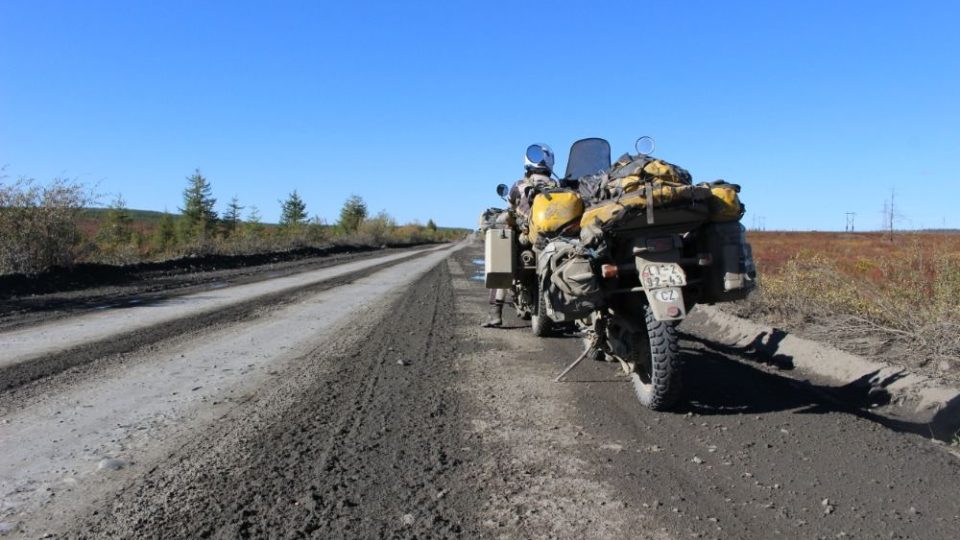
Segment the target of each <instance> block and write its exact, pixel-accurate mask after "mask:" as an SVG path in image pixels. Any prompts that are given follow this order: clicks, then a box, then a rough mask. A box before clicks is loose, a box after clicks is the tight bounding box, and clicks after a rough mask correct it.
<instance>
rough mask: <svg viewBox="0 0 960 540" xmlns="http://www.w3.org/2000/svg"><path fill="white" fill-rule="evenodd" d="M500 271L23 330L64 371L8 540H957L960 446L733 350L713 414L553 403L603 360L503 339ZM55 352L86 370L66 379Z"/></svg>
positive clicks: (419, 266) (696, 361) (427, 268)
mask: <svg viewBox="0 0 960 540" xmlns="http://www.w3.org/2000/svg"><path fill="white" fill-rule="evenodd" d="M481 256H482V246H481V245H480V244H479V243H476V242H467V243H464V244H461V245H456V246H444V247H441V248H430V249H424V250H417V251H413V252H410V253H407V254H405V255H402V256H399V257H398V258H393V259H390V260H383V261H376V260H374V259H370V261H374V262H372V263H370V264H369V265H367V266H364V267H362V268H360V267H357V268H353V269H352V270H351V271H350V272H340V273H337V272H332V273H329V274H324V275H314V276H313V278H311V280H309V283H308V284H305V283H300V284H299V285H298V286H296V287H293V288H287V289H283V288H282V287H281V286H280V285H277V287H278V288H277V289H273V288H271V287H270V286H267V285H266V284H269V283H281V282H279V281H278V280H268V281H264V282H262V283H261V284H260V285H258V286H261V287H265V288H264V289H262V290H261V291H260V292H261V293H262V294H259V295H255V296H252V297H251V296H245V295H240V296H238V297H237V298H239V299H235V300H236V302H239V304H238V303H235V302H227V303H225V304H222V305H218V306H217V311H220V312H223V313H226V315H224V316H220V317H217V316H214V315H212V314H211V312H210V311H209V310H206V311H204V310H200V311H193V312H187V311H184V312H182V313H181V314H180V319H179V322H177V323H176V324H173V323H171V322H170V321H168V320H167V319H165V318H164V317H159V318H158V315H156V314H152V313H151V311H150V310H152V309H155V307H156V306H153V305H147V306H134V307H127V308H119V307H118V308H115V309H112V310H106V311H107V312H108V313H116V312H120V311H123V312H124V320H129V321H132V322H129V323H128V324H140V325H141V327H138V328H137V330H136V332H134V333H132V334H131V333H130V332H129V331H127V330H124V328H123V327H121V326H120V325H119V323H117V327H116V333H117V334H123V335H125V336H126V337H124V338H123V339H118V340H116V343H114V342H113V341H112V340H111V338H110V336H109V335H100V334H97V332H101V330H102V328H103V326H97V327H95V328H96V329H97V330H96V332H94V331H93V330H91V333H90V334H86V333H84V332H83V331H78V328H79V329H82V328H84V327H81V326H79V325H80V324H86V321H88V319H84V317H88V316H89V315H83V316H77V317H72V318H71V317H68V318H61V319H57V320H51V321H40V322H38V323H36V324H32V325H28V326H24V327H17V328H16V329H13V330H7V331H5V332H0V351H3V350H6V349H8V350H9V351H11V353H9V354H8V355H7V356H6V357H4V359H6V360H8V363H9V359H10V358H11V357H12V356H11V355H12V351H14V350H15V348H16V347H19V348H16V350H17V351H19V352H18V353H17V354H18V355H19V356H18V358H20V360H21V363H26V364H30V365H34V366H40V367H38V368H37V370H35V371H33V372H31V373H32V375H31V376H29V377H21V378H20V380H19V381H18V382H17V383H16V384H9V385H6V386H4V385H0V387H3V388H5V390H3V391H0V533H3V534H6V535H9V536H10V537H25V538H39V537H44V536H47V535H49V537H57V538H117V537H125V538H131V537H136V538H199V537H214V538H260V537H271V538H308V537H309V538H341V537H345V538H446V537H464V538H663V539H673V538H918V539H937V538H951V539H953V538H957V537H958V531H960V496H958V495H960V461H958V458H957V457H956V456H955V455H954V454H952V453H951V452H950V451H949V449H948V448H947V447H945V446H943V445H940V444H937V443H934V442H931V441H929V440H928V439H926V438H923V437H920V436H917V435H913V434H907V433H898V432H896V431H894V430H892V429H891V428H890V427H887V426H883V425H881V424H879V423H876V422H874V421H872V420H871V419H870V417H869V415H867V414H862V413H860V412H859V411H857V410H856V409H852V408H850V409H848V408H843V407H838V405H837V404H836V403H834V402H830V401H824V400H822V399H820V398H818V396H819V395H820V394H819V393H818V392H816V391H813V389H811V387H810V386H809V385H803V384H798V383H796V382H794V381H793V379H791V378H788V377H786V376H783V375H781V374H778V373H776V372H771V371H770V370H768V369H766V368H764V367H763V366H757V365H755V364H752V363H751V362H750V361H749V360H747V359H744V358H738V357H736V356H731V355H729V354H724V353H721V352H720V350H721V349H722V348H721V347H718V346H716V345H715V344H711V343H709V342H704V341H702V340H697V339H694V338H689V339H687V340H685V341H684V342H683V348H684V351H685V352H686V355H687V365H688V370H687V371H688V377H687V388H688V394H689V396H690V397H691V403H690V404H689V405H688V406H686V407H684V408H682V409H681V410H679V411H677V412H673V413H654V412H650V411H647V410H645V409H643V408H641V407H640V405H639V404H638V403H637V401H636V399H635V398H634V397H633V395H632V393H631V388H630V386H629V384H628V383H627V382H626V380H625V379H624V378H623V377H621V376H619V375H618V374H617V370H616V369H615V366H613V365H611V364H606V363H584V364H583V365H581V367H580V368H578V369H577V370H576V371H575V372H573V374H572V376H571V377H570V382H566V383H555V382H553V377H554V376H555V375H556V374H557V373H558V372H559V371H560V370H562V369H563V367H565V365H566V364H567V363H569V362H570V361H571V360H572V359H573V358H575V357H576V356H577V354H578V353H579V352H580V350H581V349H580V348H581V344H580V340H579V339H577V338H576V337H572V336H568V337H556V338H548V339H539V338H535V337H534V336H533V335H532V334H531V333H530V330H529V323H526V322H523V321H520V320H517V319H515V318H513V317H512V316H510V315H509V314H508V316H507V319H506V327H505V328H502V329H486V328H480V327H479V324H478V323H479V322H480V321H481V320H482V318H483V316H484V315H485V313H486V310H487V306H486V304H485V302H486V298H487V291H486V290H485V289H483V287H482V283H481V282H479V281H477V280H476V279H475V277H476V275H477V274H478V272H479V271H480V270H481V267H480V266H478V265H477V263H476V260H477V259H478V258H479V257H481ZM336 268H337V267H331V269H330V270H335V269H336ZM341 270H342V268H341ZM288 284H289V283H288ZM223 290H225V291H226V290H229V289H223ZM235 293H237V290H236V289H234V290H232V291H230V294H235ZM207 301H210V300H209V299H208V300H207ZM98 316H100V315H98ZM151 318H152V319H151ZM148 319H149V320H151V321H152V322H151V323H150V324H146V323H145V322H144V321H147V320H148ZM117 320H119V319H117ZM171 325H172V326H171ZM107 327H108V328H109V325H108V326H107ZM30 332H33V334H31V333H30ZM15 333H16V334H15ZM93 334H97V335H96V336H95V337H96V339H93V337H94V336H93ZM108 334H109V333H108ZM14 335H16V338H17V339H16V340H14V339H13V338H14ZM85 335H88V336H90V338H89V340H88V341H89V343H86V342H84V339H85V338H84V336H85ZM37 336H44V338H43V339H42V340H40V339H39V338H37ZM58 336H69V337H70V340H68V341H57V339H59V338H58ZM31 339H33V340H34V341H32V342H31V341H30V340H31ZM64 339H65V338H64ZM24 340H26V342H27V343H35V349H31V348H30V347H27V348H26V349H23V348H22V347H23V345H22V343H24ZM78 340H79V341H78ZM84 343H86V344H84ZM55 344H56V345H55ZM43 347H48V348H49V347H53V348H54V349H56V351H57V352H50V350H49V349H44V350H45V351H46V352H45V353H44V354H50V355H59V356H60V357H61V358H63V357H67V356H69V355H70V354H71V352H70V351H72V350H74V349H77V350H81V352H82V354H80V355H79V356H78V357H77V358H78V359H77V360H76V361H72V362H71V361H67V362H60V363H53V364H51V363H44V361H43V359H42V358H40V359H38V358H37V357H36V355H35V354H34V355H32V356H31V352H30V351H31V350H34V351H36V350H41V348H43ZM24 351H26V352H24ZM0 354H3V353H0ZM11 373H17V372H16V371H9V370H7V371H0V378H2V377H8V376H10V374H11ZM0 382H3V381H2V380H0Z"/></svg>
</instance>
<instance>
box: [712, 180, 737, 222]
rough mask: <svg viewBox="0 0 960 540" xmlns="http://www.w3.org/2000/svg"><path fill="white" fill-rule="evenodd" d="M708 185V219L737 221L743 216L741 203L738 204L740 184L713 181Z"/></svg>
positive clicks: (713, 220)
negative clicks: (709, 195)
mask: <svg viewBox="0 0 960 540" xmlns="http://www.w3.org/2000/svg"><path fill="white" fill-rule="evenodd" d="M705 185H709V186H710V194H711V195H712V196H711V197H710V221H712V222H714V223H722V222H724V221H738V220H739V219H740V218H741V217H743V205H742V204H740V196H739V195H738V193H740V186H738V185H736V184H727V183H725V182H724V183H719V182H714V183H713V184H705Z"/></svg>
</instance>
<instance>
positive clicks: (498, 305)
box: [482, 144, 558, 328]
mask: <svg viewBox="0 0 960 540" xmlns="http://www.w3.org/2000/svg"><path fill="white" fill-rule="evenodd" d="M553 164H554V158H553V150H551V149H550V147H549V146H547V145H545V144H531V145H530V146H528V147H527V151H526V152H525V153H524V155H523V168H524V174H523V178H521V179H519V180H517V181H516V182H514V183H513V187H511V188H510V191H509V194H508V195H507V202H508V203H509V204H510V208H509V209H508V210H507V212H509V213H511V214H513V215H514V216H515V219H516V223H517V229H519V231H518V233H519V234H518V238H519V239H520V243H521V244H524V243H526V244H529V240H528V239H527V234H528V233H529V226H530V208H531V205H532V204H533V198H534V197H536V196H537V193H539V192H540V191H541V190H543V189H547V188H555V187H557V185H558V184H557V182H556V181H555V180H554V179H553V178H552V177H551V175H552V174H553ZM506 298H507V290H506V289H491V291H490V303H491V304H492V306H491V308H490V319H489V320H488V321H486V322H484V323H483V324H482V326H483V327H484V328H498V327H500V326H503V304H504V303H505V301H506Z"/></svg>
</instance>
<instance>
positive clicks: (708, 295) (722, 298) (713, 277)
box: [700, 221, 757, 304]
mask: <svg viewBox="0 0 960 540" xmlns="http://www.w3.org/2000/svg"><path fill="white" fill-rule="evenodd" d="M703 234H704V240H705V243H706V248H707V251H708V252H709V253H710V255H711V256H712V258H713V263H712V264H710V265H709V266H707V267H706V268H704V275H703V277H704V283H703V295H702V297H701V298H700V302H701V303H704V304H715V303H718V302H734V301H736V300H743V299H744V298H746V297H747V294H748V293H749V292H750V291H752V290H753V289H754V288H755V287H756V286H757V269H756V267H755V266H754V264H753V250H752V249H751V248H750V244H749V243H747V235H746V229H744V227H743V225H741V224H740V222H738V221H730V222H726V223H712V224H709V225H706V226H704V228H703Z"/></svg>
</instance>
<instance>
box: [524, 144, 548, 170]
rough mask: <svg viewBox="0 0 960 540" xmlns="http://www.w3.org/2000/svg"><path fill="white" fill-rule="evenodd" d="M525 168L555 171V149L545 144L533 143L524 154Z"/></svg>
mask: <svg viewBox="0 0 960 540" xmlns="http://www.w3.org/2000/svg"><path fill="white" fill-rule="evenodd" d="M523 168H524V169H526V170H528V171H534V170H541V171H542V170H546V171H547V172H548V173H549V172H553V150H551V149H550V147H549V146H547V145H545V144H531V145H530V146H528V147H527V151H526V152H524V154H523Z"/></svg>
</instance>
